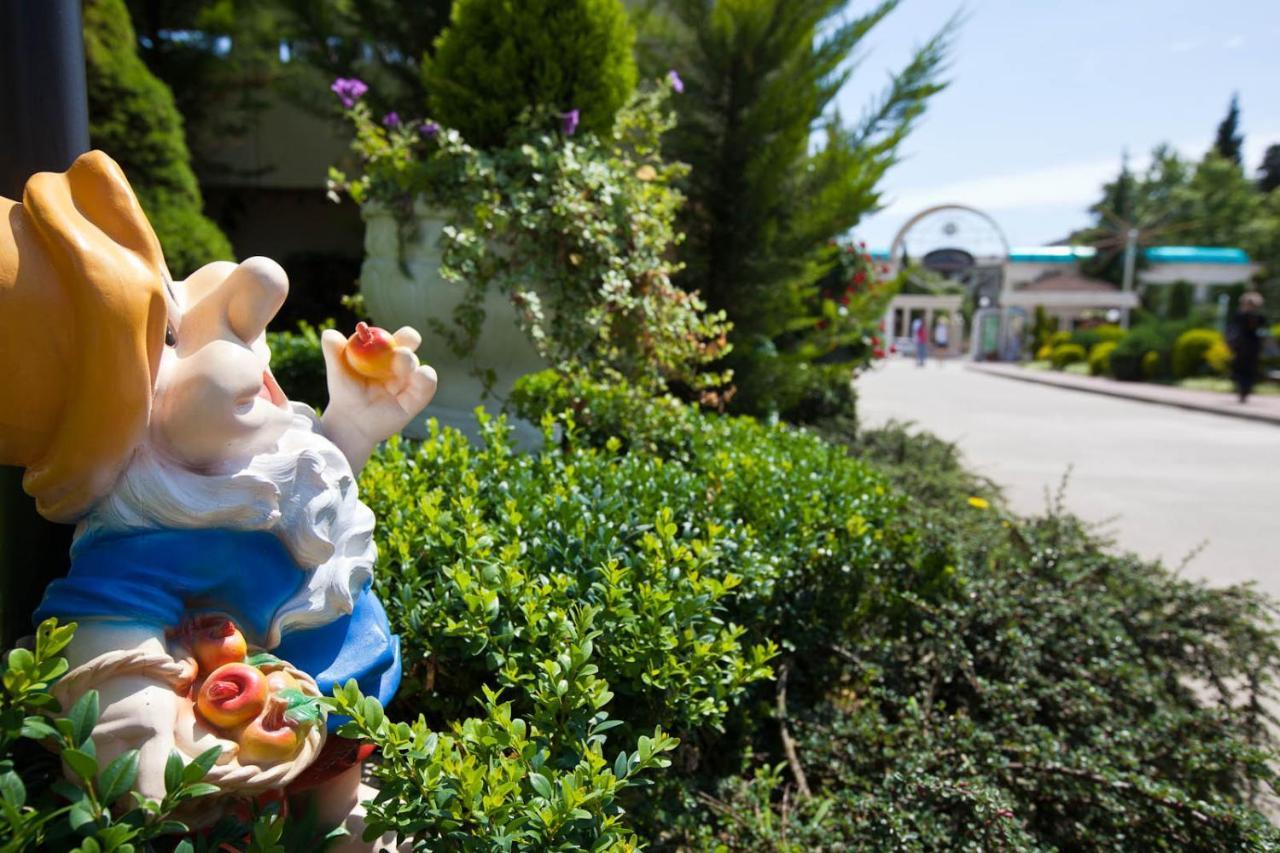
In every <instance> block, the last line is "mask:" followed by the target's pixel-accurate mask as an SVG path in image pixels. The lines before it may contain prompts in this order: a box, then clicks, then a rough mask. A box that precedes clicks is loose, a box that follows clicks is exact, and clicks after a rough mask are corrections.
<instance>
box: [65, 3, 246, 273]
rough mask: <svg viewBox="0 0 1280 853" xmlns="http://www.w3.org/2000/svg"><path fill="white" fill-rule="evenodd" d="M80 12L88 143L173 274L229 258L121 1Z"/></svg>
mask: <svg viewBox="0 0 1280 853" xmlns="http://www.w3.org/2000/svg"><path fill="white" fill-rule="evenodd" d="M83 9H84V58H85V82H86V86H87V91H88V97H89V139H90V142H91V143H92V145H93V147H95V148H101V149H102V150H103V151H106V152H107V153H108V154H110V155H111V156H112V157H113V158H114V159H115V160H116V162H118V163H119V164H120V167H121V168H122V169H124V172H125V174H126V175H128V177H129V183H130V184H131V185H132V186H133V190H134V192H135V193H136V194H137V196H138V201H139V203H140V204H141V205H142V209H143V210H144V211H146V214H147V218H149V219H150V220H151V224H152V226H153V227H154V228H155V231H156V235H157V236H158V237H159V238H160V245H161V246H163V247H164V254H165V258H166V260H167V261H168V264H169V269H170V271H171V272H172V273H173V274H174V275H175V276H178V277H179V278H182V277H185V276H186V275H187V274H188V273H190V272H191V271H192V270H194V269H196V268H197V267H200V266H203V265H204V264H207V263H209V262H210V261H216V260H226V259H229V258H231V257H232V252H231V244H230V243H228V242H227V238H226V237H225V236H223V234H222V232H221V231H219V230H218V227H217V226H216V225H214V224H213V222H212V221H211V220H209V219H208V218H206V217H205V216H204V214H203V213H202V212H201V206H202V205H203V201H202V200H201V197H200V188H199V186H198V185H197V184H196V176H195V173H193V172H192V171H191V156H190V153H189V152H188V150H187V143H186V139H185V138H184V136H183V132H182V117H181V116H180V115H179V114H178V110H177V108H176V107H175V106H174V105H173V95H172V94H171V93H170V92H169V89H168V88H167V87H166V86H165V85H164V84H163V83H161V82H160V81H159V80H158V79H156V78H155V77H154V76H152V74H151V72H150V71H148V70H147V67H146V65H145V64H144V63H143V61H142V59H141V58H140V57H139V56H138V48H137V42H136V39H135V38H134V32H133V27H132V25H130V23H129V11H128V9H127V8H126V7H125V4H124V0H85V3H84V7H83Z"/></svg>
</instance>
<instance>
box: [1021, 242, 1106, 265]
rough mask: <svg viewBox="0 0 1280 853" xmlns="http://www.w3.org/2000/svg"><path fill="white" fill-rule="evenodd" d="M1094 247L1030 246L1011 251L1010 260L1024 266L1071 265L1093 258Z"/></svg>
mask: <svg viewBox="0 0 1280 853" xmlns="http://www.w3.org/2000/svg"><path fill="white" fill-rule="evenodd" d="M1093 256H1094V249H1093V247H1092V246H1029V247H1024V248H1018V249H1010V250H1009V260H1010V261H1013V262H1014V263H1024V264H1069V263H1074V262H1076V261H1078V260H1082V259H1084V258H1092V257H1093Z"/></svg>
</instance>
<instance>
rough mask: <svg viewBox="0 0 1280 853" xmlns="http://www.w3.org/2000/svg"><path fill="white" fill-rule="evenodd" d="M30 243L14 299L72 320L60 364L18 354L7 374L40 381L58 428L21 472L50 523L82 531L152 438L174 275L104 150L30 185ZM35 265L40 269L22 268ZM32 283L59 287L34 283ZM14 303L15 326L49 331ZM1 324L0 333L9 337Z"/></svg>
mask: <svg viewBox="0 0 1280 853" xmlns="http://www.w3.org/2000/svg"><path fill="white" fill-rule="evenodd" d="M21 208H22V214H23V217H22V218H23V220H24V223H25V224H24V226H23V228H22V231H23V233H24V234H27V235H29V236H28V237H24V238H23V243H22V244H21V245H18V246H17V251H18V255H19V258H18V260H19V264H18V267H17V272H16V281H15V284H14V286H13V291H14V293H15V294H16V293H24V294H33V295H34V294H36V293H38V291H39V289H40V288H54V289H56V290H57V291H59V292H60V294H61V305H62V306H63V310H64V312H65V313H66V315H67V316H65V317H60V318H57V320H58V322H60V323H61V324H62V326H61V328H60V330H59V335H60V336H61V338H62V341H61V342H60V345H59V346H58V347H57V354H58V363H56V364H52V365H33V364H27V363H26V357H25V356H24V355H23V354H22V353H21V352H18V353H16V354H15V355H14V356H13V359H14V360H15V361H17V362H18V363H16V364H14V365H12V367H10V366H9V365H6V368H7V369H19V370H32V371H38V372H40V373H42V374H44V376H45V379H46V381H45V383H44V384H43V387H44V388H45V389H46V390H45V391H42V392H41V393H43V394H46V395H48V396H50V397H51V398H52V397H56V398H57V400H56V402H57V405H56V406H45V407H42V408H41V411H44V412H47V413H50V420H51V422H50V423H48V424H45V425H43V427H44V435H45V436H46V439H45V440H44V441H43V442H42V443H41V446H40V447H38V448H29V449H30V450H38V451H39V452H34V453H29V454H28V455H29V457H30V458H26V459H23V460H21V461H20V464H23V465H24V466H25V467H26V468H27V473H26V476H25V477H24V479H23V486H24V487H25V488H26V490H27V492H28V493H29V494H31V495H32V496H33V497H34V498H35V499H36V506H37V508H38V509H39V510H40V512H41V513H42V514H43V515H45V516H46V517H47V518H50V519H53V520H55V521H74V520H75V519H76V518H78V517H79V516H81V515H83V514H84V512H86V511H87V510H88V509H89V508H91V507H92V505H93V504H94V503H95V502H96V501H97V500H98V499H100V498H101V497H102V496H103V495H105V494H106V492H108V491H109V490H110V489H111V487H112V486H114V484H115V481H116V479H117V477H118V476H119V474H120V471H121V470H122V469H123V468H124V466H125V464H126V463H127V462H128V460H129V458H130V456H131V455H132V453H133V451H134V449H135V448H136V447H137V446H138V444H139V442H141V441H142V440H143V439H144V437H145V435H146V428H147V423H148V420H149V418H150V412H151V392H152V388H153V386H154V384H155V377H156V371H157V370H158V368H159V363H160V356H161V353H162V351H163V349H164V330H165V325H166V320H167V316H166V314H167V309H166V303H165V298H164V285H163V281H164V277H165V275H166V274H167V273H166V270H165V266H164V257H163V255H162V254H161V251H160V241H159V240H158V239H156V235H155V232H154V231H153V230H152V229H151V225H150V223H149V222H147V218H146V216H145V215H144V214H143V212H142V207H141V206H140V205H139V204H138V200H137V198H136V197H135V196H134V194H133V190H132V189H130V187H129V183H128V181H127V180H126V179H125V177H124V173H123V172H122V171H121V170H120V167H119V166H117V165H116V164H115V162H114V161H112V160H111V158H110V157H108V156H107V155H106V154H103V153H102V152H100V151H94V152H90V153H89V154H85V155H83V156H81V157H80V158H79V159H77V160H76V162H75V163H74V164H73V165H72V166H71V168H70V169H68V170H67V171H66V172H65V173H54V172H42V173H40V174H37V175H33V176H32V177H31V179H30V180H29V181H27V186H26V190H25V191H24V193H23V204H22V205H21ZM27 253H32V254H38V255H39V256H40V257H41V259H42V262H43V263H41V264H29V265H24V264H23V263H22V260H23V255H25V254H27ZM32 274H35V275H39V276H41V277H42V279H43V278H48V279H52V280H40V281H33V280H29V279H30V277H31V276H32ZM30 303H31V304H30V305H28V306H27V307H26V308H25V309H24V306H23V305H22V304H21V302H19V301H15V304H14V312H13V313H12V315H11V316H10V317H9V318H7V319H8V320H10V321H12V322H13V323H15V324H23V323H27V324H32V325H36V326H41V325H44V324H48V323H50V322H51V320H52V318H47V317H34V316H24V315H25V314H29V313H30V312H31V310H32V306H34V305H35V304H36V303H35V301H34V300H30ZM3 325H4V324H3V322H0V326H3Z"/></svg>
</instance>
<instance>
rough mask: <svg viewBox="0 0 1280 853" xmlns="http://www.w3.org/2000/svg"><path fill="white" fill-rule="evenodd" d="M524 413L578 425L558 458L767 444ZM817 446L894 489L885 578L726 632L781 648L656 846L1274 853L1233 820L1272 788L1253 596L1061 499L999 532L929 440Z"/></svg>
mask: <svg viewBox="0 0 1280 853" xmlns="http://www.w3.org/2000/svg"><path fill="white" fill-rule="evenodd" d="M530 390H532V389H529V387H528V386H527V385H526V392H527V391H530ZM529 397H532V398H533V399H534V400H540V401H542V406H543V408H545V409H546V410H549V411H555V410H564V411H568V412H570V413H572V418H573V420H574V422H575V424H577V427H576V429H575V432H574V434H573V436H572V437H571V438H570V439H569V441H570V443H571V444H578V445H581V444H582V443H594V444H596V445H600V444H603V445H605V446H607V445H608V443H609V442H610V439H611V438H612V439H613V440H614V441H615V443H616V442H619V441H626V446H627V452H628V453H631V454H634V453H645V454H657V455H659V456H660V457H662V458H665V459H667V460H668V463H667V464H672V465H674V464H679V465H681V466H692V467H694V468H695V469H699V470H707V469H705V468H703V466H707V465H708V460H713V459H715V458H717V457H716V454H720V455H721V456H724V455H733V454H734V449H735V448H736V447H737V445H736V443H735V442H734V440H733V437H734V436H733V432H734V430H735V429H736V428H738V426H737V425H742V428H743V429H747V430H751V429H758V428H759V427H758V425H754V424H753V425H751V426H745V425H744V422H741V421H739V422H734V421H729V422H728V423H727V424H726V423H725V422H724V420H723V419H717V423H719V424H720V426H719V427H717V428H716V431H714V435H715V436H716V438H717V439H719V440H718V441H717V443H716V447H715V450H711V449H706V450H704V451H702V452H700V451H699V450H698V449H696V445H697V439H698V436H699V434H700V430H699V428H698V427H696V426H692V425H691V424H692V423H696V422H697V421H699V420H701V419H704V418H706V417H707V416H705V415H701V414H698V413H694V412H691V411H690V410H688V409H680V410H675V409H673V408H671V407H670V406H669V405H668V404H665V403H662V402H661V401H658V402H645V401H643V400H640V399H636V398H635V397H634V396H628V395H627V394H626V393H624V392H622V391H619V390H617V389H609V390H606V389H600V388H590V387H588V388H582V387H577V388H572V387H567V386H565V385H563V384H556V383H549V382H548V383H546V384H544V385H543V386H542V387H541V388H540V389H538V391H537V393H533V394H531V395H529V396H528V397H526V398H525V400H524V401H523V402H524V405H525V407H526V409H528V408H529V407H530V405H531V402H530V399H529ZM534 408H537V406H534ZM646 412H650V413H653V414H652V416H651V417H648V418H646V415H645V413H646ZM646 421H647V422H649V423H651V424H652V429H648V428H645V427H644V426H643V424H645V423H646ZM819 429H820V430H822V431H823V432H824V433H825V435H826V436H827V438H828V440H829V441H831V442H832V444H829V445H827V446H841V447H843V448H844V449H845V450H847V452H848V453H849V454H850V456H851V457H861V459H862V460H863V461H862V462H857V461H856V460H855V459H854V458H849V459H845V460H844V461H843V463H842V462H841V461H838V460H832V462H831V463H830V465H831V469H832V470H833V471H838V470H839V469H840V468H841V467H842V465H843V464H859V466H860V467H867V468H874V469H878V471H879V473H880V476H883V477H886V478H887V481H885V482H882V483H881V484H879V485H880V487H883V486H884V485H888V486H889V487H890V492H891V493H892V492H898V499H897V500H896V501H895V502H894V503H893V508H892V511H891V517H890V518H889V520H888V525H887V527H886V528H885V529H886V531H903V532H905V533H906V535H905V536H904V537H903V538H902V539H899V540H897V541H896V542H894V543H893V544H892V545H890V546H888V547H889V550H888V551H887V552H886V554H885V556H884V557H883V559H882V560H881V561H880V563H879V565H878V566H877V568H876V569H875V570H873V571H872V573H871V574H872V575H880V576H884V580H883V582H881V581H880V580H878V579H877V578H875V577H870V578H868V577H865V576H860V575H862V573H861V572H859V571H858V570H857V569H856V568H855V569H853V570H852V571H850V572H848V573H845V574H842V575H840V576H839V577H842V578H843V580H844V582H845V583H846V584H848V586H847V587H846V588H845V589H844V590H843V592H844V594H845V596H846V597H845V598H844V599H843V600H844V601H846V602H849V601H850V600H851V597H850V591H851V589H852V588H857V589H858V590H859V591H860V598H859V599H858V600H859V601H860V602H861V606H860V607H858V608H857V614H858V615H857V617H856V619H854V620H852V621H841V620H840V619H835V620H834V621H833V622H828V621H825V619H826V618H828V617H830V616H831V612H830V611H827V610H825V609H823V608H817V609H814V610H809V611H806V612H805V613H804V617H805V618H804V619H802V620H799V621H798V622H797V621H794V620H788V621H786V622H782V623H778V624H775V625H772V626H770V625H768V624H767V622H765V623H760V622H752V621H751V620H750V618H749V617H747V616H746V615H743V616H741V617H740V618H742V621H743V623H744V624H749V625H752V634H759V635H767V634H768V632H770V631H772V632H773V634H774V635H775V636H778V637H779V642H778V645H779V654H778V656H777V657H776V658H775V659H774V660H773V669H774V672H775V677H774V679H773V680H772V681H763V682H760V683H757V684H755V685H754V686H751V687H749V688H748V697H747V699H746V700H745V701H744V702H743V703H742V708H743V710H744V712H745V713H743V714H740V715H738V716H737V718H736V719H735V721H734V723H733V724H732V725H729V726H726V727H725V730H724V731H723V732H720V733H717V734H716V735H715V736H714V737H711V736H708V735H705V734H704V735H703V736H702V737H703V738H704V740H703V744H704V749H703V751H702V752H701V753H700V754H698V755H696V756H687V755H682V754H681V751H680V750H678V751H677V753H676V754H675V756H674V758H673V768H675V769H673V771H672V772H671V773H669V774H667V776H666V777H664V778H663V779H662V780H660V782H659V789H658V790H657V791H655V792H654V793H653V794H652V795H650V796H649V797H648V798H647V799H646V800H645V802H644V803H643V804H641V805H639V806H638V807H637V809H636V819H637V820H638V821H640V823H639V825H640V826H642V827H643V830H644V834H645V835H646V836H648V837H649V838H650V839H651V840H653V842H654V844H655V846H656V847H657V848H659V849H734V850H757V849H781V850H844V849H885V850H890V849H892V850H900V849H938V848H948V849H951V848H961V849H993V848H1001V847H1004V848H1013V849H1028V850H1041V849H1241V848H1244V847H1249V846H1267V845H1271V844H1274V843H1276V842H1277V840H1278V838H1277V835H1276V832H1275V829H1274V828H1273V827H1272V826H1271V825H1270V823H1268V821H1267V820H1266V819H1265V817H1263V815H1262V814H1261V813H1260V812H1259V811H1257V810H1255V809H1254V808H1253V807H1252V806H1251V803H1252V802H1253V799H1252V798H1253V797H1255V796H1257V795H1261V794H1265V793H1267V792H1269V791H1270V789H1271V784H1272V782H1273V779H1274V776H1273V772H1272V770H1271V768H1270V766H1269V763H1268V762H1269V761H1270V759H1271V758H1272V757H1273V756H1274V750H1273V743H1272V742H1271V740H1270V736H1269V735H1268V733H1267V731H1266V727H1265V721H1266V720H1267V719H1268V712H1267V711H1266V710H1265V702H1266V697H1267V696H1268V695H1270V693H1271V689H1272V683H1273V679H1274V673H1275V667H1276V663H1277V646H1276V642H1275V634H1274V628H1273V622H1272V616H1273V611H1272V606H1271V604H1270V603H1269V602H1268V601H1267V600H1265V599H1264V598H1263V597H1261V596H1260V595H1258V594H1257V593H1255V592H1253V591H1251V590H1249V589H1245V588H1233V589H1229V590H1211V589H1208V588H1206V587H1204V586H1203V585H1201V584H1197V583H1193V582H1190V581H1187V580H1184V579H1180V578H1178V577H1176V576H1174V575H1173V574H1171V573H1170V572H1168V571H1167V570H1165V569H1163V568H1162V567H1160V566H1158V565H1152V564H1149V563H1145V562H1143V561H1141V560H1138V559H1136V558H1133V557H1131V556H1126V555H1122V554H1116V553H1114V552H1113V551H1112V549H1111V548H1110V547H1109V546H1108V544H1107V543H1106V542H1105V541H1103V540H1101V539H1100V538H1099V537H1098V536H1097V535H1096V534H1094V533H1093V532H1091V531H1089V530H1088V529H1087V528H1085V527H1084V526H1083V525H1082V524H1081V523H1080V522H1079V521H1078V520H1076V519H1074V518H1072V517H1071V516H1069V515H1067V514H1066V513H1064V512H1063V511H1062V510H1061V507H1060V506H1058V505H1056V504H1052V503H1051V504H1049V505H1048V506H1047V508H1046V513H1045V514H1044V515H1043V516H1041V517H1038V518H1032V519H1020V518H1017V517H1015V516H1012V515H1011V514H1009V513H1008V512H1006V511H1004V510H1003V509H1002V508H1001V503H1000V500H999V496H998V494H997V493H996V492H995V490H994V489H993V488H992V487H991V486H990V484H988V483H985V482H983V481H981V480H980V479H977V478H974V477H973V476H972V475H970V474H968V473H967V472H966V471H965V470H964V469H963V467H962V466H961V465H960V464H959V462H958V460H957V457H956V453H955V450H954V448H951V447H950V446H948V445H946V444H944V443H942V442H939V441H938V440H936V439H932V438H929V437H927V436H924V437H921V436H915V435H911V434H910V433H908V432H907V431H905V430H904V429H902V428H901V427H896V428H890V429H887V430H879V431H862V432H860V431H858V430H856V429H855V428H854V425H853V422H852V421H850V420H847V419H845V420H842V421H835V422H830V423H827V424H824V425H822V426H821V427H819ZM720 430H724V432H720ZM779 433H780V434H785V435H790V433H789V432H788V430H787V429H786V428H780V429H779ZM623 436H635V438H633V439H624V438H622V437H623ZM619 449H621V448H619ZM703 454H705V455H703ZM801 482H804V478H803V477H801ZM899 490H901V491H899ZM822 492H823V489H822V487H821V486H819V487H817V488H816V493H817V494H822ZM903 495H908V496H909V497H906V498H904V497H902V496H903ZM777 511H779V512H780V510H777ZM745 526H748V527H749V526H751V525H750V522H747V524H746V525H745ZM783 529H785V527H784V528H783ZM760 533H761V537H762V539H763V540H764V541H766V542H768V543H770V545H769V547H773V546H775V545H777V546H781V547H780V553H779V555H778V556H779V558H780V559H781V560H782V561H783V564H785V563H786V562H789V560H788V556H787V555H788V553H789V554H790V557H791V558H792V559H794V557H795V556H796V552H795V551H791V552H788V551H787V549H786V544H788V543H789V541H790V540H789V539H788V537H787V536H785V535H780V531H779V530H778V529H777V528H772V529H768V530H765V529H762V530H761V531H760ZM802 541H803V539H802ZM810 544H811V546H816V543H814V542H812V541H810ZM903 545H908V547H907V548H906V549H905V550H898V548H899V547H900V546H903ZM816 549H817V550H819V551H821V550H822V549H821V547H820V546H816ZM831 550H832V551H833V552H834V553H835V554H839V553H840V552H841V551H842V548H841V546H840V545H835V546H834V547H833V548H832V549H831ZM845 553H848V552H845ZM835 559H839V558H838V557H836V558H835ZM895 561H897V562H895ZM852 562H853V564H854V565H855V566H856V565H857V562H858V561H857V559H856V558H855V559H854V560H853V561H852ZM895 568H896V570H895ZM886 570H888V573H887V575H886ZM799 571H801V572H802V573H803V572H804V569H803V568H799ZM828 582H829V583H834V584H835V586H836V587H838V586H839V584H838V582H833V581H831V580H830V578H829V581H828ZM821 589H822V591H821V593H820V594H821V596H822V597H824V598H827V597H832V596H838V595H839V594H840V593H839V592H835V591H834V590H833V587H832V586H827V587H824V588H821ZM846 606H847V605H846ZM727 608H728V610H729V612H730V613H735V611H737V603H736V602H730V603H728V604H727ZM737 612H738V613H742V612H743V611H737ZM748 612H750V611H748ZM756 612H761V611H756ZM763 613H764V614H766V615H765V619H766V620H767V619H769V618H776V617H778V616H781V615H783V614H785V615H787V616H791V615H796V614H794V612H787V611H785V610H777V611H771V610H768V609H766V610H764V611H763ZM735 615H736V614H735ZM710 744H714V746H713V747H712V748H706V747H707V746H709V745H710ZM686 748H687V746H682V747H681V750H685V749H686ZM712 753H714V758H713V757H711V756H712ZM734 761H736V762H738V766H736V767H733V766H732V765H733V762H734Z"/></svg>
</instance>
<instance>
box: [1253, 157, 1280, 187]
mask: <svg viewBox="0 0 1280 853" xmlns="http://www.w3.org/2000/svg"><path fill="white" fill-rule="evenodd" d="M1276 188H1280V145H1268V146H1267V150H1266V152H1265V153H1264V154H1263V155H1262V165H1260V166H1259V167H1258V189H1259V190H1260V191H1262V192H1264V193H1269V192H1271V191H1272V190H1274V189H1276Z"/></svg>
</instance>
